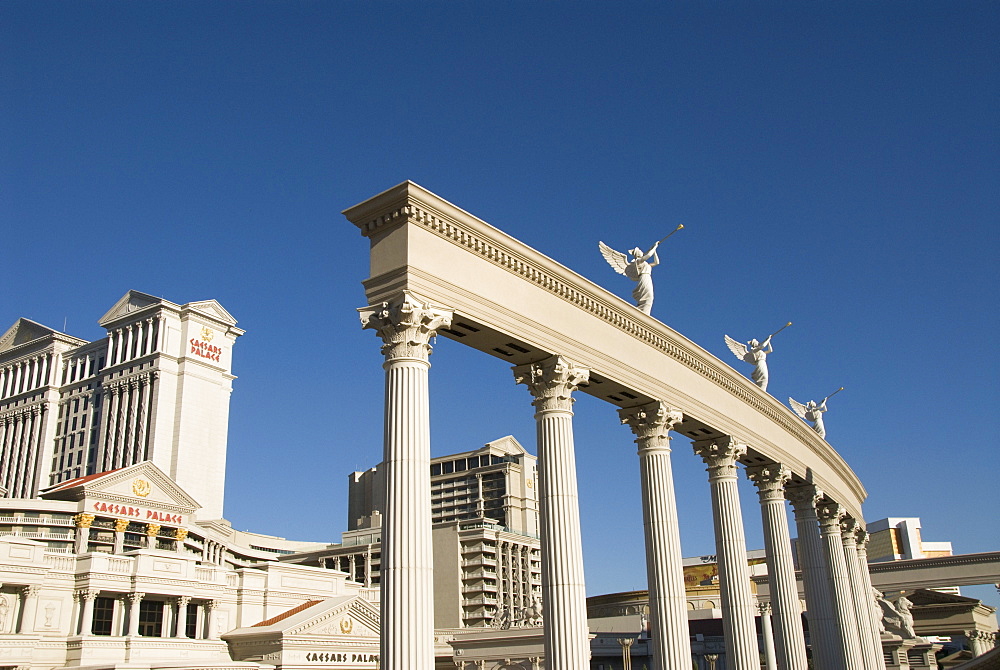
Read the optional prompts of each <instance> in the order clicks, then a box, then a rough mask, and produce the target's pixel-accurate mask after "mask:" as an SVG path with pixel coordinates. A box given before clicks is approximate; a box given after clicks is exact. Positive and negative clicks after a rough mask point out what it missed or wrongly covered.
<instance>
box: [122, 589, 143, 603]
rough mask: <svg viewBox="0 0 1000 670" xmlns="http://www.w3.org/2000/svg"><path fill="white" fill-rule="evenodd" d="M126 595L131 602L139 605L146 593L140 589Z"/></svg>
mask: <svg viewBox="0 0 1000 670" xmlns="http://www.w3.org/2000/svg"><path fill="white" fill-rule="evenodd" d="M126 597H127V598H128V601H129V602H130V603H132V604H133V605H138V604H139V603H140V602H142V599H143V598H145V597H146V594H145V593H140V592H139V591H135V592H133V593H129V594H127V595H126Z"/></svg>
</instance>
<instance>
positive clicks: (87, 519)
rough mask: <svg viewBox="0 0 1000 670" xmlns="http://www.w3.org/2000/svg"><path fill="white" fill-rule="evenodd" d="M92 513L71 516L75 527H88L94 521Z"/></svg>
mask: <svg viewBox="0 0 1000 670" xmlns="http://www.w3.org/2000/svg"><path fill="white" fill-rule="evenodd" d="M94 518H95V517H94V515H93V514H86V513H82V512H81V513H80V514H77V515H76V516H74V517H73V521H74V523H76V527H77V528H90V524H92V523H94Z"/></svg>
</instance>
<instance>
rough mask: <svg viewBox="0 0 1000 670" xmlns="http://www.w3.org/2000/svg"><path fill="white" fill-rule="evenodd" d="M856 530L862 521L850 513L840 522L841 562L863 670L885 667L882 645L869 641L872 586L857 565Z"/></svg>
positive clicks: (880, 669)
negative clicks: (868, 585)
mask: <svg viewBox="0 0 1000 670" xmlns="http://www.w3.org/2000/svg"><path fill="white" fill-rule="evenodd" d="M859 530H861V525H860V523H859V522H858V520H857V519H855V518H853V517H844V519H843V520H842V521H841V522H840V537H841V540H842V542H843V546H844V564H845V565H846V566H847V578H848V581H849V582H850V585H851V604H852V605H853V606H854V621H855V622H856V623H857V627H858V638H859V642H860V644H859V648H860V654H861V662H862V665H863V666H864V668H865V670H885V660H884V658H883V656H882V650H881V645H879V647H880V648H879V649H876V648H875V646H874V645H872V639H873V638H872V620H871V607H869V605H868V603H869V601H870V600H871V590H870V589H867V588H866V587H865V585H864V580H863V579H862V577H861V574H860V572H859V569H858V541H857V533H858V531H859ZM861 532H864V531H863V530H862V531H861Z"/></svg>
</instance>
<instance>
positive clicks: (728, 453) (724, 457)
mask: <svg viewBox="0 0 1000 670" xmlns="http://www.w3.org/2000/svg"><path fill="white" fill-rule="evenodd" d="M692 446H693V447H694V453H695V455H696V456H700V457H701V459H702V460H703V461H705V464H706V465H708V478H709V480H712V479H714V478H717V477H727V476H729V477H735V476H736V462H737V461H738V460H739V459H740V458H741V457H742V456H743V455H745V454H746V453H747V445H745V444H740V443H739V442H737V441H736V439H735V438H733V437H732V436H729V435H724V436H723V437H719V438H713V439H710V440H696V441H695V442H693V443H692Z"/></svg>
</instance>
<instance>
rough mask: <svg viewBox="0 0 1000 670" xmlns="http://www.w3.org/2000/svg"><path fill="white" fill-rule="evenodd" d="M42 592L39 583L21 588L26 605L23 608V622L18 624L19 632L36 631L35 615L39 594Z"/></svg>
mask: <svg viewBox="0 0 1000 670" xmlns="http://www.w3.org/2000/svg"><path fill="white" fill-rule="evenodd" d="M41 592H42V587H41V586H38V585H37V584H32V585H30V586H25V587H23V588H22V589H21V594H22V595H23V596H24V605H23V609H22V610H21V624H20V626H18V629H17V632H18V633H22V634H24V633H33V632H35V616H36V614H37V612H38V594H39V593H41Z"/></svg>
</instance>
